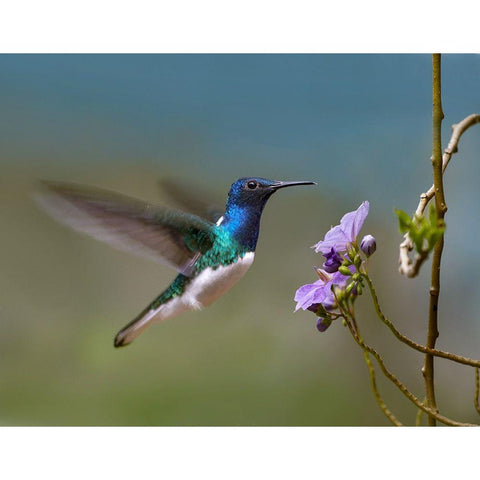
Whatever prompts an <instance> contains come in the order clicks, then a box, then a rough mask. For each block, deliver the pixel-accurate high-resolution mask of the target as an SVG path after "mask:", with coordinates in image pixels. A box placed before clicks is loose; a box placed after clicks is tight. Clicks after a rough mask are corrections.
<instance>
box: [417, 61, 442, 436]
mask: <svg viewBox="0 0 480 480" xmlns="http://www.w3.org/2000/svg"><path fill="white" fill-rule="evenodd" d="M441 61H442V58H441V55H440V54H438V53H437V54H434V55H433V56H432V169H433V185H434V187H435V212H436V214H437V221H438V222H442V221H443V219H444V217H445V213H446V212H447V203H446V201H445V193H444V191H443V172H442V120H443V111H442V79H441V65H442V64H441ZM443 242H444V234H443V233H442V235H441V237H440V239H439V240H438V241H437V243H436V244H435V247H434V248H433V260H432V273H431V280H430V282H431V283H430V301H429V305H428V329H427V341H426V347H428V348H435V342H436V341H437V338H438V298H439V296H440V264H441V261H442V252H443ZM422 373H423V377H424V379H425V391H426V397H427V402H426V404H427V406H428V407H430V408H431V409H433V410H435V411H437V401H436V399H435V378H434V377H435V375H434V356H433V355H431V354H430V353H426V354H425V363H424V365H423V368H422ZM428 424H429V425H430V426H432V427H434V426H435V425H436V419H435V417H434V416H432V415H429V416H428Z"/></svg>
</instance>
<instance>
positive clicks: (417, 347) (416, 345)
mask: <svg viewBox="0 0 480 480" xmlns="http://www.w3.org/2000/svg"><path fill="white" fill-rule="evenodd" d="M363 278H364V279H365V281H366V282H367V285H368V288H369V290H370V294H371V296H372V301H373V305H374V307H375V311H376V312H377V315H378V318H379V319H380V320H381V321H382V322H383V323H384V324H385V325H386V326H387V327H388V328H389V329H390V330H391V331H392V333H393V334H394V335H395V336H396V337H397V338H398V339H399V340H400V341H401V342H403V343H405V344H406V345H408V346H409V347H412V348H413V349H415V350H418V351H419V352H422V353H428V354H430V355H433V356H435V357H441V358H446V359H448V360H451V361H453V362H457V363H461V364H463V365H469V366H470V367H476V368H479V367H480V360H475V359H473V358H468V357H463V356H461V355H456V354H454V353H449V352H444V351H442V350H437V349H435V348H427V347H425V346H424V345H421V344H419V343H416V342H414V341H413V340H411V339H410V338H408V337H406V336H405V335H403V334H402V333H400V332H399V331H398V330H397V329H396V328H395V326H394V325H393V323H392V322H391V321H390V320H389V319H388V318H387V317H385V315H384V314H383V312H382V310H381V308H380V304H379V302H378V297H377V292H376V291H375V287H374V286H373V282H372V280H371V279H370V277H369V276H368V275H363Z"/></svg>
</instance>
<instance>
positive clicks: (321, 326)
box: [317, 317, 332, 332]
mask: <svg viewBox="0 0 480 480" xmlns="http://www.w3.org/2000/svg"><path fill="white" fill-rule="evenodd" d="M331 323H332V321H331V320H330V319H329V318H322V317H318V320H317V330H318V331H319V332H324V331H325V330H326V329H327V328H328V327H329V326H330V324H331Z"/></svg>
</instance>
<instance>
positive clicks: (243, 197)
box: [227, 177, 316, 212]
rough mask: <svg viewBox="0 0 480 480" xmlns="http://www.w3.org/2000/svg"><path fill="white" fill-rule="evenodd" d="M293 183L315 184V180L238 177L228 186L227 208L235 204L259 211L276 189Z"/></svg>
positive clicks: (291, 185) (293, 184) (290, 185)
mask: <svg viewBox="0 0 480 480" xmlns="http://www.w3.org/2000/svg"><path fill="white" fill-rule="evenodd" d="M295 185H316V183H315V182H280V181H276V180H268V179H266V178H258V177H244V178H239V179H238V180H237V181H236V182H234V183H233V184H232V186H231V187H230V192H229V193H228V199H227V208H228V207H229V206H233V205H235V206H237V207H243V208H248V207H251V208H255V209H258V210H259V211H260V212H261V211H262V210H263V207H264V206H265V203H267V200H268V199H269V198H270V197H271V195H272V194H274V193H275V192H276V191H277V190H278V189H280V188H285V187H293V186H295Z"/></svg>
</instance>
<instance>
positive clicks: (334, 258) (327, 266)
mask: <svg viewBox="0 0 480 480" xmlns="http://www.w3.org/2000/svg"><path fill="white" fill-rule="evenodd" d="M323 256H324V257H325V258H326V260H325V263H324V264H323V268H324V270H325V271H326V272H328V273H335V272H336V271H337V270H338V267H339V266H340V265H341V264H342V262H343V258H342V257H341V256H340V255H339V254H338V253H337V251H336V250H335V249H334V248H333V247H332V248H331V250H330V251H329V252H328V253H324V254H323Z"/></svg>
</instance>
